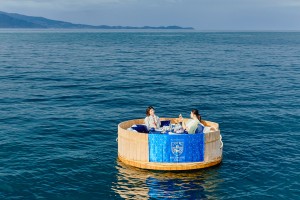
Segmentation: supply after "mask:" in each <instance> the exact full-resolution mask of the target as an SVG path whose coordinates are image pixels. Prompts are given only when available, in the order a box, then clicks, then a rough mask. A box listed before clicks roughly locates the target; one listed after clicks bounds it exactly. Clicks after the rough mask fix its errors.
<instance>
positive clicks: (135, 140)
mask: <svg viewBox="0 0 300 200" xmlns="http://www.w3.org/2000/svg"><path fill="white" fill-rule="evenodd" d="M161 120H171V122H172V123H174V122H175V118H161ZM204 123H205V124H206V125H207V126H213V127H214V128H216V131H211V132H209V133H207V134H205V149H204V161H203V162H184V163H158V162H149V147H148V134H145V133H138V132H134V131H128V130H127V128H129V127H131V126H132V125H133V124H143V119H136V120H130V121H126V122H122V123H120V124H119V126H118V158H119V159H120V161H121V162H123V163H125V164H127V165H131V166H134V167H138V168H143V169H151V170H168V171H176V170H178V171H179V170H180V171H182V170H195V169H201V168H206V167H211V166H214V165H217V164H219V163H220V162H221V161H222V153H223V143H222V136H221V135H220V130H219V125H218V124H217V123H214V122H209V121H204Z"/></svg>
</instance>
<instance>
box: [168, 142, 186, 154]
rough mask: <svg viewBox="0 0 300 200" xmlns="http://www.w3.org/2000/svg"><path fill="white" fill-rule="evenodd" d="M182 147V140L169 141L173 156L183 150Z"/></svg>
mask: <svg viewBox="0 0 300 200" xmlns="http://www.w3.org/2000/svg"><path fill="white" fill-rule="evenodd" d="M183 148H184V142H183V141H176V142H171V149H172V153H173V154H174V155H175V156H180V155H181V154H182V152H183Z"/></svg>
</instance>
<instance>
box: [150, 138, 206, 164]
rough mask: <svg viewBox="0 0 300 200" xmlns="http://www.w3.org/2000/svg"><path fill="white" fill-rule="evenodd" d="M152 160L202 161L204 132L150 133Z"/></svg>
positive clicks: (173, 161)
mask: <svg viewBox="0 0 300 200" xmlns="http://www.w3.org/2000/svg"><path fill="white" fill-rule="evenodd" d="M148 141H149V161H150V162H171V163H178V162H201V161H203V160H204V134H203V133H199V134H172V135H168V134H149V135H148Z"/></svg>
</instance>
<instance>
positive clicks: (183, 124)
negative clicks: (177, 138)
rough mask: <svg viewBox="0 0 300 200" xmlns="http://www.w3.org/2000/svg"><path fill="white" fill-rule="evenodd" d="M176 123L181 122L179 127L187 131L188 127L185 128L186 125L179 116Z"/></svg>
mask: <svg viewBox="0 0 300 200" xmlns="http://www.w3.org/2000/svg"><path fill="white" fill-rule="evenodd" d="M178 121H179V122H181V126H182V128H183V129H185V130H187V129H188V127H187V126H186V123H185V122H184V119H183V117H182V116H181V115H179V118H178Z"/></svg>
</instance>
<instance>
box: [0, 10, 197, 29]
mask: <svg viewBox="0 0 300 200" xmlns="http://www.w3.org/2000/svg"><path fill="white" fill-rule="evenodd" d="M0 28H12V29H14V28H25V29H26V28H30V29H35V28H37V29H48V28H51V29H97V30H98V29H99V30H101V29H106V30H107V29H109V30H120V29H124V30H133V29H134V30H139V29H140V30H149V29H151V30H153V29H154V30H193V29H194V28H193V27H181V26H176V25H168V26H141V27H139V26H109V25H98V26H94V25H87V24H73V23H70V22H65V21H58V20H52V19H47V18H44V17H34V16H27V15H21V14H17V13H7V12H2V11H0Z"/></svg>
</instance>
